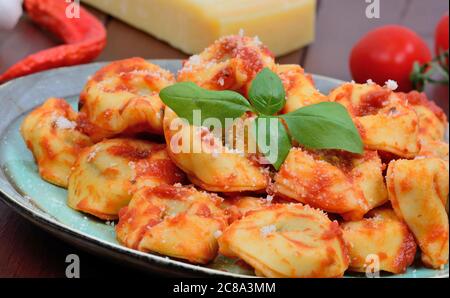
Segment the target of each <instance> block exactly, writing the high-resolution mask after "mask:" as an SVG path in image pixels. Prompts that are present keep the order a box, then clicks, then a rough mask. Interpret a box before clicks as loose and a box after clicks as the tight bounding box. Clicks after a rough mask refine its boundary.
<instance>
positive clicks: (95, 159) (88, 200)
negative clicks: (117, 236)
mask: <svg viewBox="0 0 450 298" xmlns="http://www.w3.org/2000/svg"><path fill="white" fill-rule="evenodd" d="M183 181H184V174H183V172H181V171H180V170H179V169H178V168H177V167H176V166H175V165H174V164H173V163H172V161H171V160H170V159H169V157H168V156H167V151H166V146H165V145H161V144H155V143H150V142H147V141H140V140H135V139H111V140H106V141H102V142H100V143H97V144H95V145H94V146H92V147H90V148H86V149H85V150H84V151H82V152H81V154H80V156H79V157H78V160H77V161H76V163H75V165H74V169H73V172H72V174H71V175H70V178H69V189H68V205H69V206H70V207H72V208H73V209H76V210H80V211H83V212H86V213H89V214H91V215H94V216H96V217H99V218H101V219H107V220H109V219H116V218H117V217H118V213H119V210H120V209H121V208H122V207H125V206H126V205H128V203H129V201H130V200H131V197H132V195H133V193H134V192H135V191H137V190H138V189H139V188H141V187H144V186H157V185H160V184H174V183H179V182H183Z"/></svg>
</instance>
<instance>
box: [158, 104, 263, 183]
mask: <svg viewBox="0 0 450 298" xmlns="http://www.w3.org/2000/svg"><path fill="white" fill-rule="evenodd" d="M177 120H180V118H178V116H177V115H176V114H175V112H174V111H173V110H172V109H170V108H168V107H166V111H165V115H164V135H165V139H166V143H167V144H168V146H167V149H168V153H169V156H170V157H171V159H172V160H173V162H174V163H175V164H176V165H177V166H178V167H180V169H182V170H183V171H184V172H185V173H186V174H187V175H188V178H189V179H190V181H191V182H192V183H193V184H195V185H197V186H199V187H201V188H202V189H205V190H208V191H215V192H242V191H264V190H265V189H266V187H267V186H268V182H269V177H268V174H267V173H266V172H265V171H264V168H263V166H261V165H260V164H259V163H258V162H257V161H255V160H254V159H253V158H252V157H253V155H250V154H247V153H246V152H245V149H243V151H236V150H234V149H229V147H227V146H225V145H224V144H223V140H222V138H219V137H217V136H215V135H214V134H213V133H212V132H211V131H210V130H209V129H208V128H206V127H198V126H193V125H188V124H185V125H182V123H181V122H179V121H177ZM177 122H178V123H177ZM180 124H181V125H180ZM196 148H197V149H196Z"/></svg>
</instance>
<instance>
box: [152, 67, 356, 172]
mask: <svg viewBox="0 0 450 298" xmlns="http://www.w3.org/2000/svg"><path fill="white" fill-rule="evenodd" d="M160 97H161V100H162V101H163V102H164V103H165V104H166V105H167V106H168V107H170V108H171V109H172V110H174V111H175V113H176V114H177V115H178V116H179V117H181V118H184V119H186V120H187V121H188V122H189V123H190V124H193V114H194V110H200V111H201V114H202V120H203V119H206V118H217V119H219V120H220V121H221V122H222V124H223V123H224V121H225V119H226V118H233V119H236V118H239V117H241V116H242V115H243V114H244V113H245V112H247V111H253V112H255V113H256V114H257V115H258V117H257V118H256V120H255V122H254V127H255V129H254V132H256V136H255V138H256V141H257V144H258V147H259V149H260V151H261V152H262V153H263V154H264V155H265V156H266V158H268V160H269V161H270V163H271V164H272V165H273V166H274V168H275V169H277V170H278V169H279V168H280V166H281V164H282V163H283V162H284V160H285V159H286V157H287V155H288V153H289V151H290V149H291V148H292V142H291V138H292V139H294V140H295V141H297V142H298V143H300V144H301V145H303V146H305V147H307V148H311V149H338V150H345V151H349V152H352V153H357V154H361V153H363V143H362V140H361V136H360V135H359V132H358V130H357V128H356V126H355V124H354V123H353V121H352V119H351V117H350V115H349V114H348V112H347V110H346V109H345V107H344V106H342V105H341V104H339V103H335V102H323V103H319V104H315V105H309V106H306V107H303V108H300V109H297V110H295V111H293V112H290V113H287V114H283V115H276V114H277V113H278V112H279V111H280V110H281V109H282V108H283V107H284V105H285V103H286V91H285V90H284V87H283V84H282V82H281V80H280V78H279V77H278V76H277V74H275V73H274V72H272V71H271V70H270V69H268V68H265V69H263V70H262V71H261V72H260V73H259V74H258V75H257V76H256V77H255V79H254V80H253V82H252V85H251V87H250V91H249V101H250V103H251V105H250V103H249V102H248V101H247V100H246V99H245V97H243V96H242V95H240V94H239V93H237V92H234V91H211V90H206V89H203V88H200V87H199V86H197V85H196V84H194V83H190V82H183V83H176V84H175V85H172V86H169V87H166V88H165V89H163V90H162V91H161V93H160ZM274 120H275V121H274ZM283 122H284V123H285V124H286V126H287V129H286V127H285V125H284V123H283ZM262 130H264V131H265V133H264V134H262V133H261V131H262ZM268 143H269V144H272V143H276V144H277V148H276V152H275V153H276V154H274V152H273V151H274V150H270V148H267V146H265V145H266V144H268ZM264 149H267V150H264ZM274 155H275V157H274Z"/></svg>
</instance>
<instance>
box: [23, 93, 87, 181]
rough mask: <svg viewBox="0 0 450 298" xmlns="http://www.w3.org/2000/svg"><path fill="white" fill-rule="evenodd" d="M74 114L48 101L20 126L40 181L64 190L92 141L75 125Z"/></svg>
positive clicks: (62, 102)
mask: <svg viewBox="0 0 450 298" xmlns="http://www.w3.org/2000/svg"><path fill="white" fill-rule="evenodd" d="M76 119H77V113H76V112H75V111H74V110H73V109H72V108H71V106H70V105H69V104H68V103H67V102H66V101H65V100H64V99H60V98H50V99H48V100H47V101H46V102H45V103H44V104H43V105H41V106H40V107H38V108H36V109H35V110H33V111H32V112H31V113H30V114H29V115H27V117H26V118H25V119H24V121H23V122H22V125H21V127H20V132H21V134H22V137H23V139H24V141H25V143H26V145H27V147H28V149H30V150H31V152H32V153H33V156H34V158H35V160H36V163H37V165H38V168H39V174H40V175H41V177H42V179H44V180H46V181H48V182H50V183H53V184H56V185H58V186H61V187H67V184H68V179H69V175H70V171H71V168H72V166H73V165H74V163H75V161H76V159H77V157H78V155H79V154H80V152H81V150H82V149H83V148H85V147H88V146H90V145H92V142H91V139H90V138H89V137H88V136H87V135H85V134H83V133H82V132H81V131H80V130H79V129H78V127H77V125H76V122H75V121H76Z"/></svg>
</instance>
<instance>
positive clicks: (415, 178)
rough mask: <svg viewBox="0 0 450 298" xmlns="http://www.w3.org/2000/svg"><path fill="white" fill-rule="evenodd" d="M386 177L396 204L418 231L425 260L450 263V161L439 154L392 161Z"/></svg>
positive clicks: (433, 264)
mask: <svg viewBox="0 0 450 298" xmlns="http://www.w3.org/2000/svg"><path fill="white" fill-rule="evenodd" d="M386 181H387V185H388V191H389V199H390V201H391V203H392V207H393V208H394V211H395V213H396V214H397V216H398V217H399V218H401V219H402V220H404V221H405V222H406V224H407V225H408V227H409V229H410V230H411V232H412V233H413V234H414V237H415V238H416V240H417V243H418V244H419V247H420V250H421V251H422V261H423V262H424V264H425V265H427V266H430V267H432V268H440V267H442V266H444V265H445V264H447V263H448V252H449V245H448V244H449V228H448V215H447V213H446V211H445V206H446V204H447V200H448V193H449V174H448V163H447V162H445V161H444V160H442V159H439V158H421V159H416V160H397V161H392V162H391V163H390V164H389V167H388V172H387V177H386Z"/></svg>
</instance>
